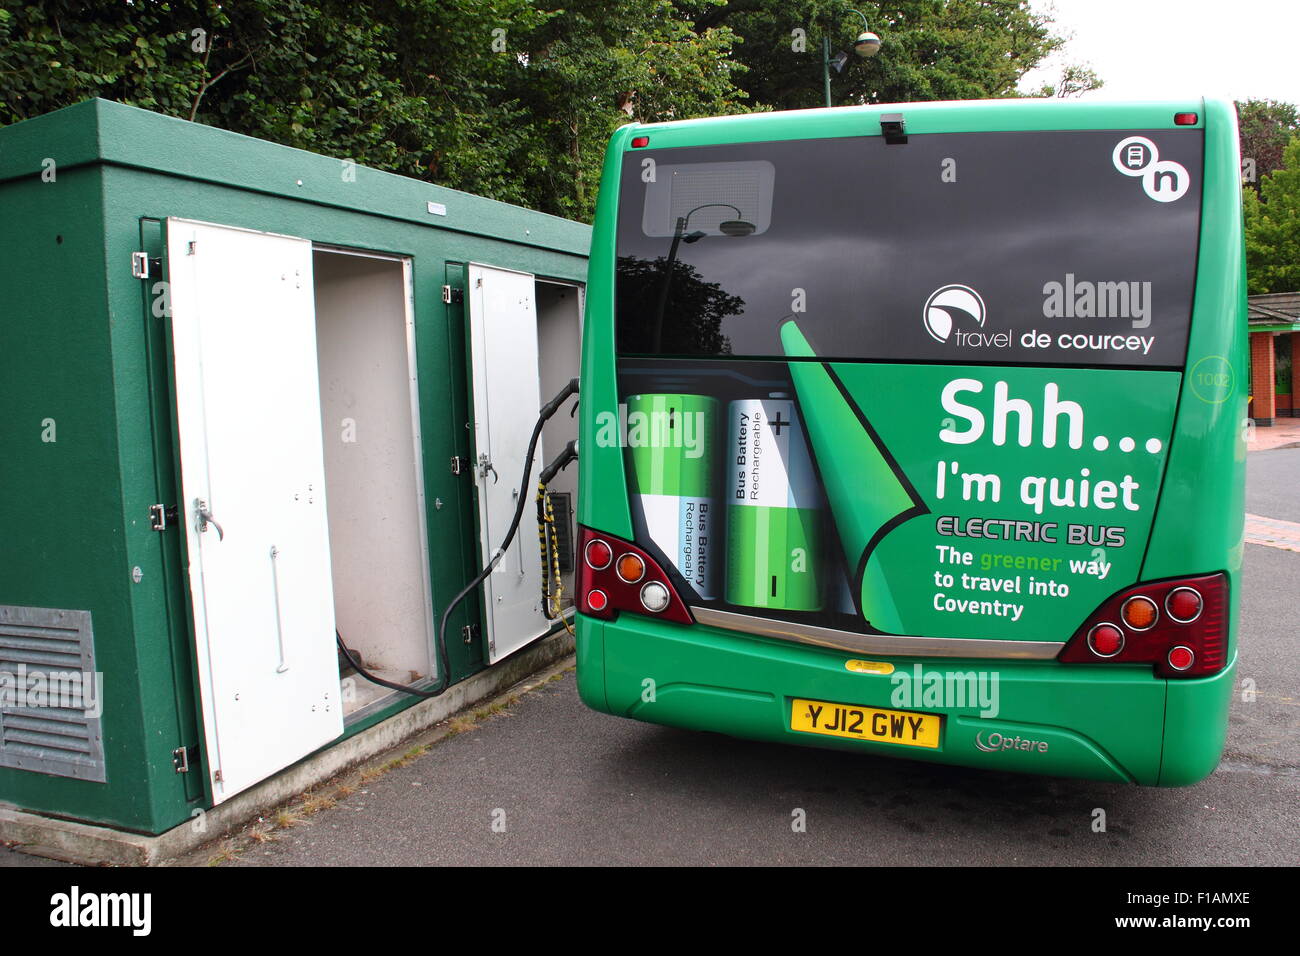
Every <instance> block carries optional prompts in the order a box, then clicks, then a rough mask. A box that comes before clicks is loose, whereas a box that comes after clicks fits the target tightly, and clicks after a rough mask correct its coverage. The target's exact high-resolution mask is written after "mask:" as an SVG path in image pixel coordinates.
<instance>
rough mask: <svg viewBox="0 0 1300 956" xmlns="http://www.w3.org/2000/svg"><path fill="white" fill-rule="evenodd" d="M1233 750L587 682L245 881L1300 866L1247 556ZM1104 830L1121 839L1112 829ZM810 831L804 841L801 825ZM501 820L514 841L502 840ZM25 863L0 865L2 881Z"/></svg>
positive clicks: (1265, 620) (1297, 792)
mask: <svg viewBox="0 0 1300 956" xmlns="http://www.w3.org/2000/svg"><path fill="white" fill-rule="evenodd" d="M1297 474H1300V449H1282V450H1277V451H1271V452H1256V453H1253V454H1252V455H1251V456H1250V461H1249V482H1248V502H1247V508H1248V510H1249V511H1251V512H1253V513H1255V514H1261V515H1265V516H1268V517H1275V518H1283V519H1288V520H1296V521H1300V501H1298V500H1297V494H1296V491H1297V482H1296V480H1295V476H1296V475H1297ZM1245 563H1246V573H1245V575H1244V591H1243V596H1242V604H1243V628H1242V632H1241V651H1240V664H1239V668H1238V677H1239V678H1241V679H1244V678H1247V677H1249V678H1252V679H1253V680H1254V681H1255V688H1256V695H1255V698H1254V700H1252V701H1249V702H1247V701H1245V700H1243V699H1242V695H1241V694H1240V693H1239V694H1238V695H1237V697H1236V698H1235V700H1234V703H1233V710H1232V718H1231V726H1230V730H1229V737H1228V745H1227V751H1226V753H1225V756H1224V760H1223V762H1222V764H1221V765H1220V767H1219V769H1218V770H1217V771H1216V772H1215V773H1214V774H1213V775H1212V776H1211V777H1210V778H1209V779H1208V780H1206V781H1204V782H1203V783H1201V784H1199V785H1197V786H1195V787H1188V788H1181V789H1172V790H1166V789H1148V788H1138V787H1126V786H1120V785H1111V784H1099V783H1092V782H1088V781H1075V780H1064V779H1056V778H1048V777H1031V776H1019V775H1010V774H1000V773H992V772H985V771H973V770H967V769H963V768H950V767H940V766H930V765H925V764H919V763H912V762H909V761H905V760H890V759H885V758H878V757H870V756H862V755H858V754H853V753H841V752H835V751H821V750H812V749H806V748H798V747H787V746H779V745H770V744H759V743H753V742H748V741H742V740H735V739H732V738H729V737H724V736H720V735H716V734H707V733H693V732H688V731H679V730H674V729H670V728H663V727H657V726H653V725H649V724H641V723H637V722H634V721H629V720H622V719H619V718H616V717H610V716H607V715H604V714H597V713H594V712H592V711H589V710H587V709H586V708H585V707H584V706H583V705H582V704H581V702H580V701H579V700H578V698H577V694H576V691H575V688H574V680H573V675H572V674H571V673H570V674H567V675H566V676H565V677H564V678H563V679H562V680H560V681H556V682H554V683H551V684H548V685H545V686H543V687H542V688H540V689H538V690H534V691H533V692H531V693H529V694H527V695H525V696H524V697H523V699H522V700H521V701H520V702H519V703H518V704H517V705H516V706H515V707H514V708H512V710H511V711H510V712H509V713H508V715H505V716H500V717H496V718H494V719H491V720H488V721H485V722H483V723H482V724H480V725H479V726H478V728H477V729H475V730H472V731H469V732H466V733H463V734H461V735H459V736H456V737H453V738H450V739H448V740H446V741H444V742H442V743H440V744H438V745H436V746H434V747H433V748H432V749H430V750H429V751H428V753H427V754H426V755H425V756H423V757H421V758H419V759H417V760H415V761H413V762H411V763H410V764H408V765H407V766H405V767H402V768H400V769H397V770H393V771H390V772H389V773H387V774H386V775H384V776H382V777H380V778H378V779H376V780H374V781H371V782H370V783H368V784H367V785H366V786H365V787H364V788H363V789H362V790H360V791H358V792H357V793H355V794H353V795H351V796H349V797H347V798H346V799H344V800H342V801H340V802H339V803H338V805H337V806H335V807H334V808H333V809H330V810H325V811H322V812H320V813H317V814H315V815H314V816H312V817H310V819H309V821H308V822H306V823H304V824H302V825H299V826H296V827H294V828H292V829H289V830H284V831H280V832H281V834H282V835H281V837H280V839H279V840H278V841H277V842H274V843H269V844H256V843H252V844H247V845H246V848H245V849H244V850H243V852H242V853H240V854H239V855H238V856H237V857H236V858H235V859H234V860H232V861H231V862H232V863H233V864H234V865H387V864H424V865H428V864H456V863H461V864H596V863H606V864H700V865H712V864H765V865H790V864H812V863H819V864H874V865H888V864H942V865H965V864H1045V865H1092V864H1120V865H1123V864H1143V865H1152V864H1154V865H1162V864H1174V865H1191V864H1199V865H1217V864H1239V865H1254V864H1282V865H1294V864H1296V863H1297V862H1300V836H1298V834H1300V654H1297V652H1296V627H1295V610H1296V604H1297V595H1298V593H1300V588H1298V587H1297V585H1300V554H1297V553H1294V552H1289V551H1282V550H1278V549H1275V548H1268V547H1262V546H1257V545H1248V546H1247V547H1246V555H1245ZM1096 808H1102V809H1104V810H1105V811H1106V818H1107V828H1106V832H1104V833H1096V832H1093V829H1092V825H1091V824H1092V821H1093V812H1094V810H1095V809H1096ZM796 810H803V811H804V813H805V814H806V820H807V827H806V831H805V832H801V833H796V832H794V831H793V830H792V827H791V821H792V813H794V811H796ZM502 821H504V832H498V829H499V826H498V828H497V829H494V826H493V824H494V822H495V823H497V824H498V825H499V824H500V823H501V822H502ZM23 859H25V858H21V857H19V858H15V855H13V854H10V853H7V852H6V851H3V850H0V866H3V865H9V864H13V863H15V862H21V861H22V860H23Z"/></svg>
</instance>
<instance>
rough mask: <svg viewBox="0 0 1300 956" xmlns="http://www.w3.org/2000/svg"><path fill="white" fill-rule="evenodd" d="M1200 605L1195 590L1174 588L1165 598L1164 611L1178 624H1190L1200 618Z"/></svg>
mask: <svg viewBox="0 0 1300 956" xmlns="http://www.w3.org/2000/svg"><path fill="white" fill-rule="evenodd" d="M1202 604H1203V602H1202V601H1201V595H1200V594H1198V593H1197V591H1196V589H1195V588H1174V589H1173V590H1172V591H1170V592H1169V597H1167V598H1165V611H1167V612H1168V614H1169V616H1170V617H1172V618H1173V619H1174V620H1175V621H1177V622H1178V623H1179V624H1191V623H1192V621H1194V620H1196V619H1197V618H1198V617H1200V616H1201V607H1202Z"/></svg>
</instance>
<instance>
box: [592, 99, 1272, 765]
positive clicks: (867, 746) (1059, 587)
mask: <svg viewBox="0 0 1300 956" xmlns="http://www.w3.org/2000/svg"><path fill="white" fill-rule="evenodd" d="M1241 215H1242V214H1241V196H1240V159H1239V149H1238V140H1237V126H1236V118H1235V113H1234V110H1233V107H1232V104H1231V103H1228V102H1219V101H1213V100H1201V99H1196V100H1187V101H1172V102H1136V103H1114V102H1082V103H1063V102H1059V101H1049V100H1020V101H1008V100H1000V101H988V102H964V103H925V104H919V103H918V104H902V105H897V106H866V107H850V108H840V109H833V110H806V111H798V112H786V113H765V114H755V115H748V116H733V117H724V118H716V119H701V120H689V121H680V122H670V123H663V124H652V125H631V126H626V127H623V128H622V129H620V130H619V131H618V132H617V133H615V134H614V136H613V138H612V140H611V141H610V144H609V149H608V154H607V157H606V161H605V166H604V173H603V179H602V183H601V191H600V198H599V203H598V208H597V213H596V224H595V233H594V236H593V242H592V249H591V260H590V273H589V279H588V286H587V311H586V320H585V327H584V343H583V364H582V382H581V387H582V404H581V416H582V420H581V441H580V448H581V454H582V474H581V479H580V487H579V493H578V498H579V503H578V512H577V517H578V523H579V525H580V528H579V530H580V534H579V539H578V552H577V563H578V567H579V572H578V579H577V591H578V593H577V597H576V600H577V605H578V611H579V613H578V618H577V647H578V686H579V691H580V693H581V696H582V699H583V700H584V701H585V702H586V703H587V704H588V705H589V706H591V707H593V708H595V709H597V710H600V711H605V712H607V713H611V714H616V715H621V716H624V717H631V718H635V719H638V720H645V721H651V722H655V723H659V724H666V725H672V726H677V727H684V728H693V729H701V730H711V731H719V732H722V733H726V734H731V735H735V736H740V737H747V738H754V739H758V740H765V741H780V742H784V743H797V744H807V745H813V746H823V747H834V748H843V749H850V750H856V751H859V752H862V753H868V754H877V755H892V756H903V757H908V758H913V759H917V760H928V761H934V762H939V763H948V764H960V765H965V766H970V767H981V768H989V769H995V770H1008V771H1022V772H1029V773H1045V774H1056V775H1062V776H1074V777H1085V778H1093V779H1102V780H1114V781H1128V782H1133V783H1139V784H1145V785H1161V786H1177V785H1185V784H1191V783H1194V782H1196V781H1199V780H1201V779H1203V778H1204V777H1206V776H1207V775H1208V774H1210V773H1211V772H1212V771H1213V770H1214V768H1215V766H1216V765H1217V763H1218V761H1219V758H1220V755H1221V753H1222V751H1223V745H1224V740H1225V737H1226V733H1227V725H1228V708H1229V702H1230V699H1231V696H1232V688H1233V681H1234V677H1233V675H1234V671H1235V665H1236V636H1235V630H1236V626H1237V620H1238V601H1239V596H1240V572H1241V556H1242V528H1243V508H1244V498H1243V496H1244V467H1245V445H1244V433H1243V424H1244V419H1245V414H1246V394H1245V385H1246V367H1245V364H1244V363H1245V360H1246V358H1245V341H1246V333H1245V328H1246V323H1245V283H1244V255H1243V240H1242V219H1241Z"/></svg>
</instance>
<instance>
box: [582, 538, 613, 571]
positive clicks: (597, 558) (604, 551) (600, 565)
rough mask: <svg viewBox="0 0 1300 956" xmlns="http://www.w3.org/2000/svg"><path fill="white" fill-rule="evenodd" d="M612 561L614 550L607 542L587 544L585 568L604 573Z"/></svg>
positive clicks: (598, 541)
mask: <svg viewBox="0 0 1300 956" xmlns="http://www.w3.org/2000/svg"><path fill="white" fill-rule="evenodd" d="M613 560H614V549H613V548H611V547H610V546H609V542H608V541H601V540H600V539H597V540H595V541H588V542H587V566H588V567H591V568H594V569H595V570H597V571H604V570H605V569H606V568H607V567H609V562H611V561H613Z"/></svg>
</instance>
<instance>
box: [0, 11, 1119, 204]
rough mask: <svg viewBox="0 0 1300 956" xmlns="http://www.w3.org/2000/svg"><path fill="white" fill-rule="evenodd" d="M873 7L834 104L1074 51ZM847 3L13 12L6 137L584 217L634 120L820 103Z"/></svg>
mask: <svg viewBox="0 0 1300 956" xmlns="http://www.w3.org/2000/svg"><path fill="white" fill-rule="evenodd" d="M867 7H868V9H870V10H872V11H873V12H872V13H871V16H873V17H875V21H874V22H873V23H872V26H873V28H874V29H875V30H876V31H877V32H878V33H880V34H881V35H882V37H883V38H884V39H885V49H884V50H883V51H882V52H881V54H880V55H879V56H878V57H877V58H875V59H874V60H870V61H862V60H859V59H858V58H856V57H853V58H851V60H850V64H849V65H848V67H847V68H846V69H845V70H844V72H843V74H841V75H839V76H837V77H836V79H835V90H836V96H837V101H838V102H841V103H849V102H855V103H856V102H883V101H886V100H899V101H904V100H918V99H938V98H945V99H962V98H969V97H977V96H1013V95H1016V93H1015V90H1016V82H1017V81H1018V80H1019V78H1020V77H1021V76H1022V75H1023V74H1024V73H1025V72H1026V71H1027V70H1029V69H1030V68H1032V67H1033V66H1035V65H1037V64H1038V63H1039V62H1040V61H1041V60H1042V58H1043V57H1044V56H1046V55H1047V54H1048V53H1050V52H1052V51H1053V50H1055V49H1057V48H1058V47H1059V46H1060V44H1061V42H1062V41H1061V39H1060V38H1058V37H1055V36H1053V35H1052V33H1051V32H1050V29H1049V27H1050V21H1049V20H1048V19H1047V18H1046V17H1045V16H1043V15H1040V14H1037V13H1034V12H1032V11H1030V9H1029V7H1028V5H1027V4H1026V3H1024V2H1021V0H898V2H896V3H894V4H892V5H890V6H887V7H885V8H883V12H877V11H878V10H879V9H880V8H877V7H875V6H872V5H867ZM847 9H848V7H846V6H845V5H844V4H843V2H839V0H836V2H832V0H567V2H566V0H240V2H239V3H220V2H217V0H44V2H42V3H39V4H38V3H36V2H34V0H0V125H3V124H7V123H12V122H16V121H18V120H22V119H26V118H29V117H32V116H37V115H40V114H42V113H46V112H49V111H51V110H55V109H59V108H60V107H64V106H69V105H71V104H73V103H77V102H80V101H81V100H84V99H87V98H89V97H92V96H102V97H106V98H108V99H114V100H117V101H119V102H122V103H127V104H129V105H132V106H140V107H144V108H146V109H151V110H156V111H158V112H162V113H167V114H169V115H172V116H179V117H182V118H185V119H191V120H195V121H197V122H200V123H207V124H210V125H213V126H219V127H221V128H223V129H229V130H233V131H235V132H238V133H245V134H247V135H250V136H257V137H260V138H263V139H268V140H272V141H273V142H277V143H283V144H285V145H288V146H294V147H298V148H300V149H306V150H311V151H313V152H318V153H324V154H326V155H331V156H337V157H339V158H340V159H351V160H353V161H354V162H356V163H358V164H361V165H366V166H373V167H376V168H379V169H384V170H388V171H391V172H395V173H401V174H404V175H407V176H414V177H417V178H420V179H425V180H429V181H431V182H436V183H441V184H444V185H448V186H452V187H455V188H457V189H463V190H466V191H469V192H474V193H478V194H479V195H483V196H489V197H492V198H495V199H501V200H505V201H507V202H513V203H518V204H520V205H526V206H531V207H533V208H535V209H540V210H543V211H545V212H551V213H555V214H558V215H563V216H569V217H572V218H576V219H584V220H587V219H590V217H591V213H592V210H593V209H594V206H595V193H596V185H597V182H598V177H599V172H600V166H601V161H602V158H603V153H604V148H605V143H606V142H607V141H608V138H609V135H610V133H611V132H612V131H613V130H614V129H616V128H617V127H618V126H619V125H621V124H623V123H626V122H628V121H629V120H638V121H658V120H668V119H681V118H689V117H694V116H709V115H717V114H722V113H734V112H740V111H753V110H762V109H770V108H782V109H785V108H793V107H800V106H818V105H821V67H820V37H821V35H822V31H823V30H829V31H831V33H832V35H833V37H834V39H835V48H836V49H839V48H841V47H847V46H849V45H851V43H852V41H853V39H854V38H855V37H856V35H857V32H858V31H859V30H860V29H861V23H860V21H858V20H857V18H856V17H853V16H851V15H846V11H847ZM796 30H803V31H805V32H804V37H803V41H802V49H801V50H798V51H796V49H795V47H797V46H800V44H799V43H796V42H795V40H796V38H797V34H796V33H795V31H796ZM1085 74H1086V75H1085ZM1090 76H1091V74H1088V73H1087V71H1084V74H1077V75H1073V77H1072V79H1071V82H1070V83H1069V84H1066V85H1068V86H1069V87H1070V89H1071V90H1074V89H1078V88H1081V87H1086V86H1088V84H1090V83H1093V82H1094V80H1095V77H1093V78H1091V79H1090V78H1089V77H1090Z"/></svg>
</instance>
